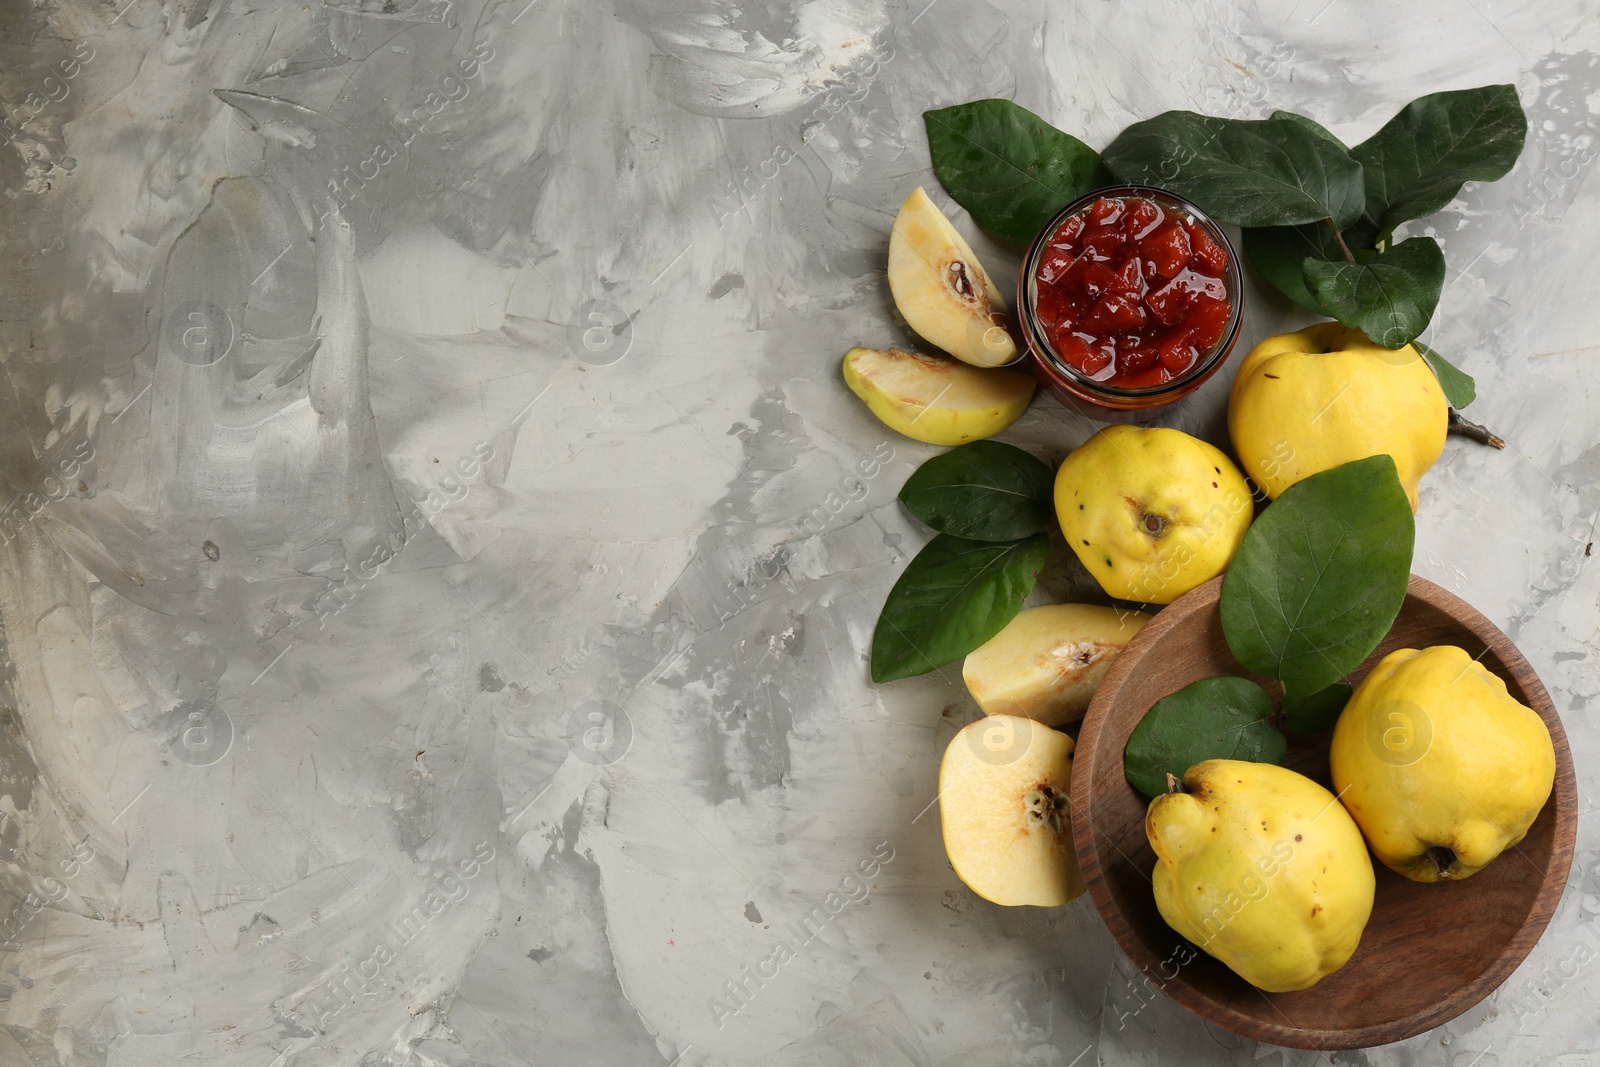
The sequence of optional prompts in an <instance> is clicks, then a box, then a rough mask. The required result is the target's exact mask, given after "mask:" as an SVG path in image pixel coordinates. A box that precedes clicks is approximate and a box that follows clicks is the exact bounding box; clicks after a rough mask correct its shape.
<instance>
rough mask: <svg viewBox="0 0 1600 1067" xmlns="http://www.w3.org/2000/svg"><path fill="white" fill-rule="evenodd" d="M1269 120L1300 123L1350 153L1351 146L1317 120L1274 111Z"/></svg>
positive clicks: (1289, 112) (1290, 112) (1291, 112)
mask: <svg viewBox="0 0 1600 1067" xmlns="http://www.w3.org/2000/svg"><path fill="white" fill-rule="evenodd" d="M1267 118H1269V119H1283V120H1284V121H1285V122H1295V123H1299V124H1300V125H1301V126H1304V127H1305V128H1306V129H1308V130H1310V131H1311V132H1312V133H1314V134H1316V135H1317V136H1318V137H1320V138H1322V139H1323V140H1324V141H1332V142H1333V143H1334V144H1336V145H1338V146H1339V147H1340V148H1343V149H1344V150H1345V151H1346V152H1348V151H1350V149H1349V146H1347V145H1346V144H1345V143H1344V142H1343V141H1341V140H1339V138H1337V137H1335V136H1334V135H1333V132H1332V131H1331V130H1329V129H1328V127H1326V126H1324V125H1323V124H1322V123H1320V122H1318V121H1317V120H1316V119H1309V118H1306V116H1304V115H1297V114H1295V113H1294V112H1293V111H1274V112H1273V113H1272V114H1270V115H1268V116H1267Z"/></svg>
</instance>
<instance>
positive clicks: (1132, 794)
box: [1072, 575, 1577, 1051]
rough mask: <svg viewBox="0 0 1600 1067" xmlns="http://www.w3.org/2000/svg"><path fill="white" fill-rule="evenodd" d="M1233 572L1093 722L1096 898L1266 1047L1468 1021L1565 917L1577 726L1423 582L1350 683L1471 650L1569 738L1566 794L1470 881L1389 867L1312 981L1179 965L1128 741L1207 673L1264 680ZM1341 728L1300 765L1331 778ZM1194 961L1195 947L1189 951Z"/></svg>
mask: <svg viewBox="0 0 1600 1067" xmlns="http://www.w3.org/2000/svg"><path fill="white" fill-rule="evenodd" d="M1221 592H1222V579H1221V578H1217V579H1215V580H1213V581H1210V582H1207V583H1206V584H1205V585H1202V586H1200V587H1199V588H1197V589H1194V590H1192V591H1190V592H1189V593H1187V594H1185V595H1184V596H1182V597H1180V598H1179V599H1178V600H1176V601H1174V602H1173V603H1172V604H1171V605H1169V606H1168V607H1166V608H1165V609H1164V610H1162V611H1161V613H1160V614H1158V615H1157V616H1156V618H1155V621H1154V622H1151V623H1150V624H1149V625H1148V626H1146V627H1145V628H1144V629H1143V630H1142V631H1140V633H1139V635H1138V636H1137V637H1135V638H1134V640H1133V641H1132V642H1130V643H1129V645H1128V647H1127V648H1126V649H1124V650H1123V652H1122V654H1121V655H1120V656H1119V657H1118V658H1117V661H1116V663H1115V664H1113V665H1112V668H1111V670H1110V672H1108V673H1107V675H1106V677H1105V680H1104V681H1103V682H1102V683H1101V684H1100V689H1099V691H1098V692H1097V693H1096V694H1095V698H1094V702H1093V703H1092V704H1091V705H1090V706H1089V711H1088V714H1087V715H1086V716H1085V717H1084V720H1083V728H1082V731H1081V732H1080V734H1079V737H1078V747H1077V753H1076V756H1075V758H1074V763H1073V773H1072V833H1073V839H1074V842H1075V844H1076V846H1077V852H1078V862H1079V864H1080V865H1081V866H1082V868H1083V877H1084V880H1085V881H1086V882H1087V883H1088V886H1089V893H1090V895H1091V896H1092V898H1093V899H1094V904H1095V907H1096V908H1098V909H1099V910H1100V915H1101V917H1102V918H1103V919H1104V920H1105V923H1106V925H1107V926H1108V927H1109V928H1110V929H1111V934H1112V936H1113V937H1114V938H1115V939H1116V941H1117V944H1118V945H1120V946H1121V947H1122V950H1123V951H1124V952H1126V953H1127V954H1128V956H1129V958H1130V959H1132V961H1133V962H1134V964H1135V965H1136V966H1138V967H1139V968H1140V970H1142V971H1143V972H1144V974H1145V975H1146V976H1147V977H1148V978H1149V980H1150V981H1151V982H1152V983H1153V984H1155V985H1157V986H1159V987H1161V988H1162V989H1163V990H1164V991H1165V992H1166V993H1167V995H1168V996H1170V997H1172V998H1173V999H1174V1000H1176V1001H1177V1002H1178V1003H1180V1004H1182V1005H1183V1006H1184V1007H1186V1008H1188V1009H1189V1010H1190V1011H1193V1012H1194V1013H1195V1014H1197V1015H1199V1016H1200V1017H1201V1018H1203V1019H1206V1020H1208V1021H1210V1022H1213V1023H1215V1024H1217V1025H1218V1026H1222V1027H1225V1028H1227V1029H1229V1030H1232V1031H1233V1032H1234V1033H1237V1034H1243V1035H1244V1036H1245V1037H1249V1038H1254V1039H1255V1040H1257V1041H1268V1042H1271V1043H1273V1044H1276V1045H1287V1046H1290V1047H1292V1048H1305V1049H1318V1050H1322V1051H1327V1050H1332V1049H1353V1048H1366V1047H1369V1046H1372V1045H1383V1044H1387V1043H1389V1042H1391V1041H1400V1040H1402V1039H1404V1038H1408V1037H1412V1036H1414V1035H1416V1034H1420V1033H1423V1032H1424V1031H1427V1030H1431V1029H1432V1028H1434V1027H1435V1026H1438V1025H1440V1024H1441V1023H1444V1022H1447V1021H1449V1020H1450V1019H1453V1018H1455V1017H1456V1016H1457V1015H1460V1014H1461V1013H1462V1012H1464V1011H1466V1010H1467V1009H1468V1008H1470V1007H1472V1005H1474V1004H1476V1003H1478V1001H1480V1000H1482V999H1483V998H1484V997H1486V996H1488V995H1489V994H1490V993H1492V992H1494V990H1495V988H1496V987H1497V986H1499V984H1500V983H1501V982H1503V981H1505V979H1506V978H1507V977H1508V976H1509V975H1510V974H1511V972H1512V971H1513V970H1515V969H1516V967H1517V965H1518V964H1519V963H1521V962H1522V960H1523V958H1524V957H1526V956H1527V955H1528V953H1529V952H1530V951H1531V950H1532V949H1533V945H1534V942H1536V941H1538V939H1539V935H1540V934H1541V933H1543V932H1544V928H1545V925H1546V924H1547V923H1548V922H1549V921H1550V916H1551V914H1552V913H1553V912H1554V911H1555V907H1556V904H1557V902H1558V901H1559V900H1560V899H1561V891H1562V888H1563V886H1564V885H1565V884H1566V880H1567V874H1568V871H1569V869H1570V868H1571V866H1572V850H1573V844H1574V840H1575V838H1576V836H1577V785H1576V783H1575V781H1574V778H1573V772H1572V753H1571V751H1570V749H1568V747H1567V736H1566V732H1565V731H1564V730H1562V728H1561V720H1560V718H1558V717H1557V715H1556V710H1555V708H1554V707H1553V706H1552V705H1551V703H1550V696H1549V694H1547V693H1546V692H1545V689H1544V686H1543V685H1541V684H1540V683H1539V679H1538V677H1537V676H1536V675H1535V674H1534V673H1533V669H1532V668H1531V667H1529V666H1528V661H1527V660H1526V659H1524V658H1523V657H1522V653H1520V652H1518V651H1517V648H1516V646H1515V645H1513V644H1512V643H1511V641H1510V639H1509V638H1507V637H1506V635H1505V634H1503V633H1501V632H1500V630H1499V629H1498V628H1496V627H1495V625H1494V624H1493V623H1491V622H1490V621H1489V620H1488V619H1486V618H1484V617H1483V616H1482V615H1480V614H1479V613H1478V612H1477V611H1475V610H1473V608H1472V607H1471V606H1469V605H1468V604H1467V603H1465V602H1464V601H1462V600H1461V599H1460V598H1459V597H1456V596H1454V595H1452V594H1451V593H1448V592H1446V591H1445V590H1443V589H1441V588H1440V587H1438V586H1436V585H1434V584H1433V583H1432V582H1429V581H1426V580H1424V579H1422V578H1418V577H1416V576H1414V575H1413V576H1412V578H1411V584H1410V587H1409V588H1408V589H1407V591H1406V600H1405V605H1404V606H1403V607H1402V608H1401V609H1400V616H1399V618H1398V619H1396V620H1395V624H1394V626H1393V627H1392V628H1391V629H1390V631H1389V635H1388V636H1387V637H1385V638H1384V640H1383V643H1382V644H1380V645H1379V646H1378V648H1377V650H1376V651H1374V652H1373V653H1372V655H1370V656H1368V657H1367V659H1366V661H1365V662H1364V663H1362V664H1361V666H1360V667H1359V668H1357V669H1356V670H1355V671H1354V672H1353V673H1352V674H1351V675H1350V677H1349V678H1348V679H1347V680H1348V681H1351V682H1357V681H1359V680H1360V679H1362V678H1363V677H1365V676H1366V674H1367V672H1368V671H1369V670H1371V669H1372V667H1373V665H1374V664H1376V663H1377V662H1378V660H1379V659H1381V658H1382V657H1383V656H1385V655H1387V654H1388V653H1390V652H1392V651H1394V650H1395V649H1397V648H1425V647H1427V646H1429V645H1443V644H1452V645H1459V646H1460V647H1462V648H1464V649H1466V650H1467V652H1468V653H1469V654H1471V655H1473V656H1481V662H1482V663H1483V665H1484V666H1485V667H1487V668H1488V669H1489V670H1490V671H1492V672H1493V673H1495V674H1497V675H1499V676H1500V677H1501V678H1503V679H1504V680H1505V683H1506V686H1507V688H1508V689H1509V690H1510V692H1511V695H1512V696H1514V697H1516V698H1517V699H1518V700H1520V701H1522V702H1523V703H1524V704H1526V705H1528V706H1529V707H1531V708H1532V709H1533V710H1534V711H1537V712H1538V713H1539V714H1540V715H1541V716H1543V718H1544V721H1545V723H1546V725H1548V726H1549V727H1550V737H1551V739H1552V740H1553V741H1554V742H1555V750H1556V778H1555V788H1554V789H1553V790H1551V793H1550V799H1549V800H1548V801H1546V803H1545V806H1544V809H1543V810H1542V811H1541V812H1540V813H1539V817H1538V819H1537V820H1535V821H1534V824H1533V827H1532V828H1531V829H1530V830H1529V831H1528V835H1527V837H1525V838H1524V839H1523V840H1522V843H1521V844H1519V845H1517V846H1516V847H1515V848H1512V849H1508V850H1506V852H1505V853H1503V854H1502V855H1501V856H1500V857H1499V858H1498V859H1496V860H1495V861H1494V862H1493V863H1491V864H1490V865H1489V866H1488V867H1486V868H1484V869H1483V870H1482V871H1480V872H1478V873H1477V874H1475V875H1473V876H1472V877H1470V878H1467V879H1465V880H1464V881H1460V882H1444V883H1436V884H1433V885H1425V884H1422V883H1420V882H1413V881H1410V880H1408V879H1406V878H1402V877H1401V876H1400V875H1398V874H1395V873H1394V872H1393V871H1391V870H1389V869H1388V868H1387V867H1385V866H1383V864H1381V863H1379V862H1378V861H1377V860H1374V861H1373V864H1372V865H1373V868H1374V869H1375V871H1376V873H1377V877H1378V886H1377V897H1376V899H1375V901H1374V904H1373V909H1372V918H1371V920H1370V921H1369V922H1368V923H1367V928H1366V932H1365V933H1363V934H1362V937H1361V945H1360V947H1359V948H1357V949H1356V953H1355V955H1354V956H1352V957H1351V958H1350V961H1349V962H1348V963H1346V964H1345V965H1344V967H1342V968H1340V969H1339V970H1338V971H1335V972H1334V973H1333V974H1331V975H1329V976H1328V977H1326V978H1324V979H1322V981H1320V982H1318V983H1317V984H1316V985H1314V986H1312V987H1311V988H1310V989H1307V990H1302V991H1301V992H1298V993H1264V992H1262V991H1261V990H1258V989H1256V988H1255V987H1254V986H1251V985H1250V984H1249V983H1247V982H1246V981H1245V980H1244V979H1242V978H1240V977H1239V976H1237V975H1235V974H1234V973H1233V972H1232V971H1230V970H1229V969H1228V968H1227V967H1225V966H1223V964H1221V963H1219V962H1218V961H1216V960H1214V959H1212V958H1211V957H1210V956H1207V955H1206V954H1205V953H1203V952H1200V951H1199V950H1198V949H1194V948H1190V950H1189V951H1190V952H1192V953H1193V955H1194V959H1193V961H1192V962H1190V963H1188V964H1186V965H1184V966H1182V967H1180V968H1178V970H1177V973H1176V974H1175V975H1174V974H1173V973H1172V970H1173V967H1174V966H1175V964H1174V963H1171V962H1168V963H1165V964H1163V961H1168V960H1172V959H1174V957H1173V952H1174V950H1176V949H1178V948H1179V947H1180V946H1186V945H1188V942H1186V941H1184V940H1183V939H1182V938H1181V937H1179V936H1178V934H1177V933H1175V932H1174V931H1173V930H1172V929H1171V928H1170V927H1169V926H1167V924H1166V923H1165V922H1164V921H1163V920H1162V918H1161V914H1160V912H1158V911H1157V910H1156V902H1155V895H1154V893H1153V891H1152V890H1151V887H1150V872H1151V870H1152V869H1153V868H1154V866H1155V853H1153V852H1152V851H1151V850H1150V845H1149V842H1148V841H1147V840H1146V838H1145V833H1144V813H1145V808H1146V806H1147V805H1148V801H1147V800H1146V799H1145V798H1144V797H1143V796H1141V795H1140V794H1139V793H1138V792H1136V791H1135V790H1134V788H1133V787H1132V786H1130V785H1129V784H1128V782H1127V780H1126V779H1125V778H1123V776H1122V753H1123V749H1124V747H1126V745H1127V741H1128V735H1129V734H1130V733H1132V732H1133V728H1134V726H1135V725H1137V724H1138V722H1139V720H1140V719H1141V718H1142V717H1143V716H1144V713H1145V712H1146V711H1148V710H1149V709H1150V706H1151V705H1152V704H1154V703H1155V702H1156V701H1157V700H1159V699H1161V698H1162V697H1164V696H1167V695H1168V694H1170V693H1174V692H1176V691H1177V690H1179V689H1181V688H1183V687H1184V686H1185V685H1188V684H1189V683H1190V682H1193V681H1197V680H1199V679H1201V678H1209V677H1211V676H1213V675H1218V674H1239V675H1243V676H1245V677H1248V678H1253V679H1254V680H1255V681H1257V682H1263V683H1264V684H1266V686H1267V688H1268V691H1269V692H1271V693H1273V694H1274V696H1276V695H1277V694H1278V692H1279V691H1280V690H1279V688H1278V686H1277V683H1276V682H1269V681H1266V680H1265V679H1262V678H1261V677H1259V676H1257V675H1251V674H1250V673H1249V672H1248V671H1245V670H1244V669H1243V668H1242V667H1240V666H1239V663H1238V661H1237V660H1235V659H1234V658H1233V656H1232V654H1231V653H1229V651H1228V644H1227V641H1226V640H1225V639H1224V638H1223V634H1222V618H1221V615H1220V614H1219V611H1218V600H1219V598H1220V596H1221ZM1331 736H1332V735H1331V734H1323V735H1322V736H1320V737H1315V738H1309V739H1304V740H1302V739H1297V738H1295V737H1294V735H1292V734H1291V735H1290V742H1289V756H1288V759H1287V761H1286V762H1287V765H1288V766H1290V767H1292V768H1293V769H1295V770H1297V771H1299V772H1301V773H1302V774H1306V775H1308V776H1310V777H1311V778H1313V779H1315V780H1316V781H1318V782H1320V783H1322V784H1323V785H1324V786H1326V785H1328V780H1329V779H1328V741H1329V738H1330V737H1331ZM1185 958H1188V954H1187V953H1185V954H1181V955H1179V956H1177V957H1176V959H1185Z"/></svg>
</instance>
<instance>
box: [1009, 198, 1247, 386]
mask: <svg viewBox="0 0 1600 1067" xmlns="http://www.w3.org/2000/svg"><path fill="white" fill-rule="evenodd" d="M1227 267H1228V252H1227V250H1226V249H1225V248H1224V247H1223V246H1222V245H1221V244H1219V243H1218V242H1217V241H1216V240H1214V239H1213V238H1212V237H1211V235H1210V234H1208V233H1207V232H1206V230H1205V229H1204V228H1203V227H1202V226H1201V225H1200V223H1198V222H1197V221H1195V220H1194V219H1192V218H1189V217H1187V216H1184V215H1178V214H1173V213H1171V212H1168V211H1164V210H1162V209H1161V207H1160V206H1158V205H1157V204H1155V203H1154V202H1153V201H1150V200H1147V199H1145V198H1143V197H1136V196H1130V197H1102V198H1101V199H1099V200H1096V201H1095V202H1094V203H1092V204H1090V205H1089V207H1088V208H1087V209H1086V210H1084V211H1081V212H1079V213H1077V214H1075V215H1073V216H1071V217H1070V218H1068V219H1067V220H1066V221H1065V222H1063V223H1062V224H1061V225H1060V227H1058V228H1057V230H1056V232H1055V233H1054V234H1052V235H1051V237H1050V241H1049V244H1048V245H1047V246H1046V247H1045V250H1044V254H1043V256H1042V257H1041V258H1040V260H1039V274H1038V284H1037V288H1036V291H1037V293H1038V304H1037V307H1038V314H1039V322H1040V325H1041V326H1042V327H1043V329H1044V332H1045V336H1046V337H1047V338H1048V339H1049V341H1050V345H1051V347H1053V348H1054V349H1055V351H1056V354H1057V355H1059V356H1060V357H1061V358H1062V359H1063V360H1065V361H1066V362H1067V364H1068V365H1070V366H1071V367H1072V368H1073V369H1074V370H1076V371H1077V372H1078V373H1080V374H1082V375H1084V376H1085V377H1086V378H1089V379H1091V380H1093V381H1095V382H1099V383H1101V384H1104V385H1110V386H1113V387H1116V388H1121V389H1143V388H1147V387H1149V386H1153V385H1160V384H1162V383H1163V382H1169V381H1171V380H1173V379H1174V378H1180V377H1182V376H1183V375H1184V373H1185V372H1186V371H1188V370H1190V369H1191V368H1192V367H1194V366H1195V364H1196V362H1197V361H1198V360H1199V359H1200V357H1201V356H1203V355H1205V354H1206V353H1207V352H1209V351H1210V350H1211V349H1212V348H1213V347H1214V346H1215V345H1216V343H1217V342H1218V341H1220V340H1221V339H1222V334H1223V331H1224V330H1226V329H1227V326H1228V319H1229V317H1230V316H1231V315H1232V314H1233V301H1232V300H1231V299H1229V297H1228V291H1227V286H1226V285H1224V284H1223V280H1222V279H1223V274H1224V272H1225V271H1226V270H1227Z"/></svg>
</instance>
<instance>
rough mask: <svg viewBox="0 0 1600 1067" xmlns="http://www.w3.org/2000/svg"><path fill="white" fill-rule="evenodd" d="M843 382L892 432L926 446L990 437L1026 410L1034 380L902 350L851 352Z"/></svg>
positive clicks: (847, 357)
mask: <svg viewBox="0 0 1600 1067" xmlns="http://www.w3.org/2000/svg"><path fill="white" fill-rule="evenodd" d="M844 380H845V384H846V385H848V386H850V390H851V392H853V393H855V394H856V395H857V396H859V397H860V398H861V399H862V400H865V401H866V402H867V407H869V408H871V409H872V413H873V414H874V415H876V416H878V418H880V419H882V420H883V422H884V424H885V425H886V426H888V427H889V428H890V429H892V430H898V431H899V432H900V433H903V434H905V435H906V436H907V437H914V438H916V439H917V440H918V441H925V442H927V443H928V444H930V445H960V444H965V443H966V442H968V441H977V440H981V439H982V438H985V437H993V436H994V435H995V434H997V433H999V432H1000V431H1001V430H1003V429H1005V428H1006V427H1007V426H1010V425H1011V424H1012V423H1013V422H1016V421H1017V419H1019V418H1021V417H1022V413H1023V412H1024V411H1026V410H1027V407H1028V401H1030V400H1032V399H1033V390H1034V386H1035V384H1036V383H1035V382H1034V380H1033V379H1032V378H1031V377H1029V376H1028V375H1026V374H1019V373H1017V372H1016V371H1010V370H999V369H990V370H985V369H980V368H978V367H969V366H967V365H966V364H965V363H958V362H956V361H955V360H953V359H945V358H944V357H942V356H925V355H923V354H922V353H920V352H906V351H904V350H902V349H898V348H891V349H877V348H852V349H851V350H850V351H849V352H847V353H845V357H844Z"/></svg>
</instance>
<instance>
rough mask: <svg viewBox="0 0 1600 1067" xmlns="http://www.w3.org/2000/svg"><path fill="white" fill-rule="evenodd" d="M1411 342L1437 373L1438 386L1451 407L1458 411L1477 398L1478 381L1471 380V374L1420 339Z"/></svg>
mask: <svg viewBox="0 0 1600 1067" xmlns="http://www.w3.org/2000/svg"><path fill="white" fill-rule="evenodd" d="M1411 343H1412V344H1413V345H1415V346H1416V349H1417V351H1418V352H1421V353H1422V358H1423V359H1425V360H1427V361H1428V366H1430V367H1432V368H1433V373H1434V374H1436V375H1438V377H1439V388H1441V389H1443V390H1444V398H1445V399H1446V400H1448V401H1449V402H1450V406H1451V407H1453V408H1455V409H1457V410H1458V411H1459V410H1460V409H1461V408H1464V407H1466V406H1467V405H1468V404H1470V403H1472V402H1473V401H1474V400H1476V399H1478V383H1477V382H1475V381H1473V380H1472V375H1470V374H1468V373H1467V372H1466V371H1464V370H1460V369H1458V368H1456V367H1455V366H1454V365H1452V364H1451V363H1450V361H1449V360H1447V359H1445V358H1444V357H1443V356H1441V355H1440V354H1439V353H1437V352H1435V351H1434V350H1433V349H1431V348H1429V347H1428V346H1427V345H1425V344H1423V343H1422V342H1421V341H1413V342H1411Z"/></svg>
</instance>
